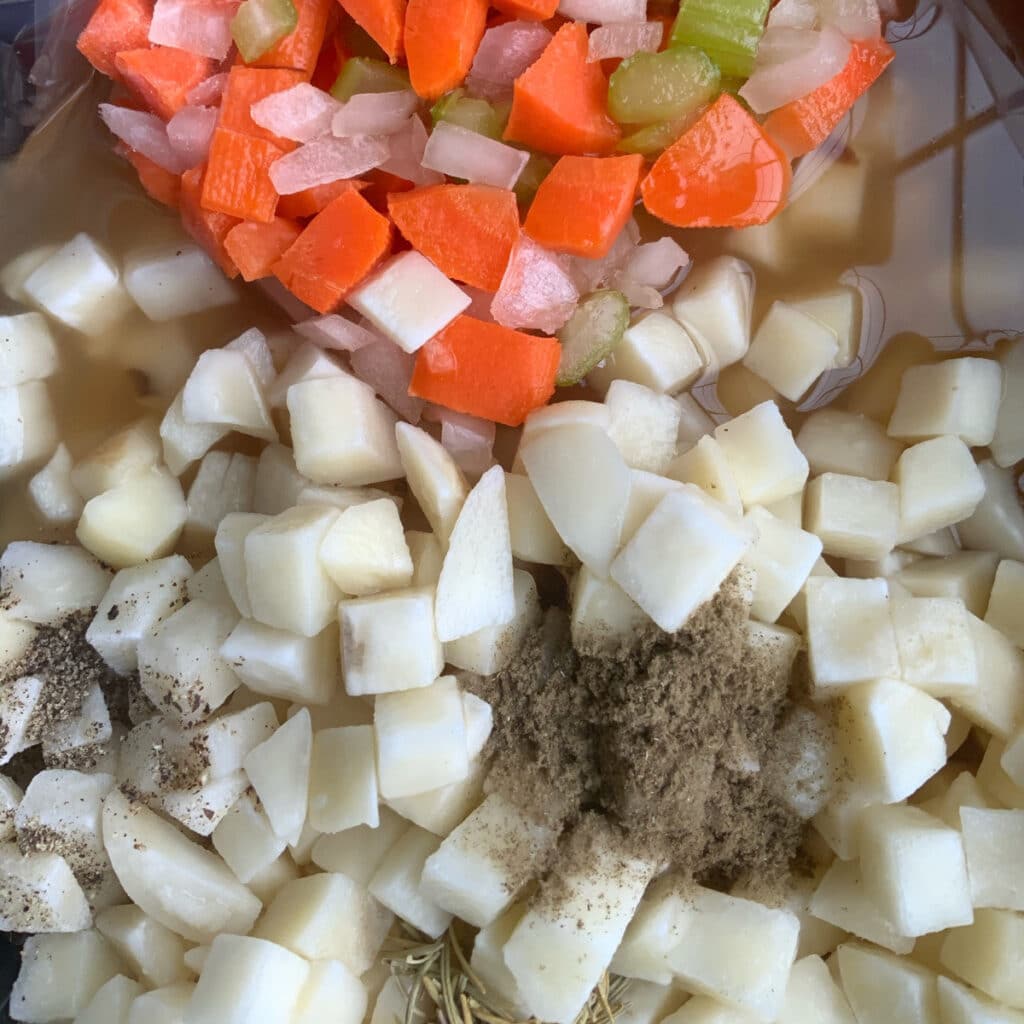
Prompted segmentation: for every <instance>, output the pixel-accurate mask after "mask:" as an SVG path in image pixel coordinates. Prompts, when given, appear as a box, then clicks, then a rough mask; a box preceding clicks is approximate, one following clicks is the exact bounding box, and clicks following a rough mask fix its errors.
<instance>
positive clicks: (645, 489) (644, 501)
mask: <svg viewBox="0 0 1024 1024" xmlns="http://www.w3.org/2000/svg"><path fill="white" fill-rule="evenodd" d="M679 487H680V481H678V480H670V479H668V478H667V477H664V476H658V475H657V474H656V473H648V472H647V470H645V469H631V470H630V471H629V504H628V505H627V506H626V518H625V520H624V521H623V523H622V534H621V538H620V543H621V544H627V543H628V542H629V541H630V540H631V539H632V537H633V534H634V533H636V531H637V530H638V529H639V528H640V526H641V525H642V524H643V522H644V520H645V519H646V518H647V517H648V516H649V515H650V514H651V513H652V512H653V511H654V510H655V508H657V506H658V503H659V502H660V501H661V499H662V498H664V497H665V495H666V494H668V493H669V492H670V491H677V490H679ZM737 511H742V507H740V508H739V509H737Z"/></svg>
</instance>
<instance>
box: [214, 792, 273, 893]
mask: <svg viewBox="0 0 1024 1024" xmlns="http://www.w3.org/2000/svg"><path fill="white" fill-rule="evenodd" d="M212 839H213V848H214V849H215V850H216V851H217V852H218V853H219V854H220V855H221V856H222V857H223V858H224V862H225V863H226V864H227V866H228V867H229V868H231V870H232V871H233V872H234V873H235V875H236V876H237V878H238V880H239V881H240V882H245V883H249V882H251V881H252V880H253V878H255V877H256V876H257V875H258V874H259V873H260V872H261V871H264V870H266V868H268V867H269V866H270V865H271V864H273V863H274V861H275V860H277V858H278V857H280V856H281V854H282V853H283V852H284V848H285V847H286V846H287V845H288V844H287V843H286V842H285V841H284V840H283V839H281V838H280V837H279V836H277V835H276V834H275V833H274V830H273V828H271V825H270V821H269V819H268V818H267V816H266V814H264V813H263V810H262V808H261V807H260V805H259V802H258V801H257V799H256V797H255V796H254V795H253V794H252V793H245V794H243V795H242V796H241V797H240V798H239V799H238V800H237V801H236V802H235V804H234V806H233V807H232V808H231V809H230V810H229V811H228V813H227V814H225V815H224V817H223V818H221V820H220V822H218V824H217V827H216V828H215V829H214V830H213V833H212Z"/></svg>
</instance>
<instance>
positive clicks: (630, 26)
mask: <svg viewBox="0 0 1024 1024" xmlns="http://www.w3.org/2000/svg"><path fill="white" fill-rule="evenodd" d="M664 34H665V26H664V25H662V23H661V22H660V21H625V22H617V23H616V24H614V25H601V26H599V27H598V28H595V29H594V31H593V32H591V33H590V44H589V46H588V49H587V60H588V61H590V62H591V63H592V64H593V63H595V62H596V61H599V60H607V59H608V58H609V57H622V58H623V59H625V58H626V57H632V56H633V54H634V53H657V52H658V47H659V46H661V38H662V36H663V35H664Z"/></svg>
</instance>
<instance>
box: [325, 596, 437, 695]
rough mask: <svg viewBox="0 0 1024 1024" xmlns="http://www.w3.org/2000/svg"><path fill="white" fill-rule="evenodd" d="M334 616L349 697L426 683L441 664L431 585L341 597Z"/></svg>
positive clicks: (408, 687)
mask: <svg viewBox="0 0 1024 1024" xmlns="http://www.w3.org/2000/svg"><path fill="white" fill-rule="evenodd" d="M338 620H339V622H340V623H341V659H342V671H343V673H344V678H345V690H346V692H347V693H348V694H349V695H350V696H353V697H359V696H364V695H366V694H371V693H392V692H394V691H396V690H410V689H414V688H416V687H421V686H429V685H430V684H431V683H432V682H433V681H434V680H435V679H436V678H437V677H438V675H439V674H440V672H441V670H442V669H443V668H444V655H443V653H442V649H441V643H440V641H439V640H438V638H437V630H436V627H435V624H434V592H433V589H432V588H426V587H425V588H421V589H419V590H407V591H404V592H402V593H398V594H382V595H380V596H377V597H363V598H353V599H351V600H347V601H342V602H341V603H340V604H339V605H338Z"/></svg>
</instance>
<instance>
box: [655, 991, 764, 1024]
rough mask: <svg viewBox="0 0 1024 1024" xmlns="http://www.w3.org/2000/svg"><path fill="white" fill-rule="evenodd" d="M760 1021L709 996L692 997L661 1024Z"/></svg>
mask: <svg viewBox="0 0 1024 1024" xmlns="http://www.w3.org/2000/svg"><path fill="white" fill-rule="evenodd" d="M760 1019H761V1018H760V1017H756V1016H755V1015H754V1014H752V1013H747V1012H746V1011H745V1010H739V1009H737V1008H736V1007H735V1006H728V1005H726V1004H725V1003H720V1002H719V1001H718V1000H717V999H712V998H711V997H710V996H693V997H692V998H691V999H687V1000H686V1002H685V1003H683V1005H682V1007H681V1008H680V1009H679V1010H677V1011H676V1012H675V1013H673V1014H671V1015H670V1016H668V1017H666V1018H665V1020H664V1021H663V1022H662V1024H757V1022H758V1021H759V1020H760Z"/></svg>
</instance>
